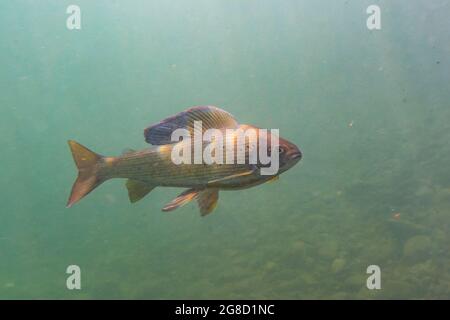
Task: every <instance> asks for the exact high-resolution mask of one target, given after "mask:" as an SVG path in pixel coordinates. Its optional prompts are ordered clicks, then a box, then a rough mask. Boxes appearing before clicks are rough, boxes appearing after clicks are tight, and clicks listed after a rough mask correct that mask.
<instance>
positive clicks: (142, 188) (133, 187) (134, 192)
mask: <svg viewBox="0 0 450 320" xmlns="http://www.w3.org/2000/svg"><path fill="white" fill-rule="evenodd" d="M126 186H127V189H128V198H129V199H130V202H131V203H134V202H136V201H139V200H141V199H142V198H143V197H145V196H146V195H147V194H148V193H149V192H150V191H152V190H153V189H154V188H155V186H152V185H149V184H147V183H145V182H142V181H138V180H132V179H128V180H127V183H126Z"/></svg>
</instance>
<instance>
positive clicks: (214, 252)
mask: <svg viewBox="0 0 450 320" xmlns="http://www.w3.org/2000/svg"><path fill="white" fill-rule="evenodd" d="M374 3H375V4H377V5H379V6H380V8H381V26H382V28H381V30H373V31H370V30H368V29H367V27H366V19H367V17H368V14H366V8H367V7H368V6H369V5H370V4H374ZM70 4H77V5H79V6H80V8H81V25H82V28H81V30H68V29H67V28H66V19H67V17H68V14H66V8H67V6H68V5H70ZM449 15H450V1H448V0H435V1H426V0H423V1H412V0H408V1H407V0H402V1H400V0H398V1H376V0H373V1H356V0H353V1H352V0H346V1H335V0H333V1H332V0H328V1H325V0H323V1H301V0H292V1H282V2H280V1H260V0H258V1H256V0H246V1H244V0H226V1H225V0H223V1H215V0H213V1H206V0H205V1H200V0H195V1H194V0H192V1H186V0H178V1H163V0H160V1H156V0H155V1H144V0H142V1H138V0H133V1H128V0H127V1H125V0H115V1H114V0H109V1H106V0H96V1H87V0H77V1H57V0H54V1H49V0H45V1H31V0H30V1H23V0H17V1H1V2H0V66H1V69H0V90H1V91H0V93H1V94H0V106H1V117H0V143H1V150H2V161H1V166H0V177H1V180H2V184H1V187H0V188H1V202H2V203H1V213H0V217H1V218H0V298H2V299H12V298H26V299H35V298H64V299H93V298H120V299H132V298H133V299H144V298H150V299H163V298H175V299H179V298H194V299H207V298H225V299H232V298H233V299H234V298H237V299H241V298H251V299H283V298H285V299H298V298H301V299H308V298H310V299H325V298H332V299H397V298H406V299H432V298H437V299H448V298H450V268H449V266H450V250H449V244H450V233H449V232H450V171H449V163H450V142H449V141H450V124H449V119H450V105H449V101H450V90H449V80H450V67H449V66H450V59H449V56H450V33H449V30H450V20H449V19H448V17H449ZM202 104H212V105H217V106H220V107H222V108H224V109H225V110H227V111H229V112H231V113H232V114H233V115H234V116H235V117H236V118H237V119H238V120H239V121H240V122H242V123H251V124H254V125H257V126H260V127H265V128H279V129H280V134H281V135H282V136H284V137H286V138H287V139H289V140H291V141H293V142H294V143H296V144H297V145H298V146H299V147H300V148H301V150H302V151H303V154H304V158H303V159H302V161H301V162H300V163H299V164H298V165H296V166H295V167H293V168H292V169H290V170H289V171H288V172H286V173H284V174H283V175H282V176H281V178H280V180H279V181H277V182H275V183H269V184H265V185H262V186H259V187H255V188H252V189H247V190H244V191H238V192H221V193H220V200H219V205H218V207H217V209H216V211H215V212H214V213H212V214H211V215H209V216H207V217H204V218H201V217H200V216H199V213H198V209H197V207H196V205H194V204H189V205H187V206H185V207H183V208H181V209H179V210H177V211H175V212H172V213H164V212H161V211H160V209H161V208H162V207H163V206H164V205H165V204H166V203H167V202H169V201H170V200H171V199H172V198H174V197H175V196H176V195H177V194H178V193H180V192H181V191H182V190H180V189H174V188H167V189H166V188H164V189H163V188H157V189H156V190H154V191H153V192H152V193H151V194H149V195H148V196H147V197H146V198H145V199H144V200H142V201H140V202H138V203H136V204H130V203H129V201H128V197H127V192H126V189H125V187H124V181H122V180H111V181H108V182H107V183H105V184H103V185H102V186H100V187H99V188H98V189H96V190H95V191H94V192H93V193H92V194H90V195H89V196H88V197H86V198H85V199H83V200H82V201H81V202H80V203H78V204H77V205H75V206H74V207H72V208H70V209H66V208H65V203H66V201H67V197H68V195H69V192H70V188H71V185H72V183H73V181H74V179H75V177H76V169H75V165H74V163H73V160H72V157H71V154H70V151H69V148H68V146H67V143H66V141H67V140H68V139H74V140H77V141H79V142H80V143H82V144H84V145H86V146H87V147H89V148H91V149H93V150H94V151H97V152H99V153H101V154H105V155H118V154H120V153H121V152H122V150H124V149H125V148H135V149H142V148H145V147H147V145H146V143H145V142H144V138H143V129H144V128H145V127H146V126H147V125H148V124H151V123H154V122H157V121H159V120H161V119H162V118H164V117H167V116H170V115H172V114H175V113H176V112H179V111H182V110H184V109H185V108H187V107H190V106H194V105H202ZM73 264H74V265H78V266H79V267H80V268H81V285H82V288H81V290H68V289H67V288H66V278H67V277H68V274H66V268H67V267H68V266H69V265H73ZM369 265H378V266H379V267H380V268H381V290H369V289H368V288H367V287H366V279H367V277H368V276H369V275H368V274H366V269H367V267H368V266H369Z"/></svg>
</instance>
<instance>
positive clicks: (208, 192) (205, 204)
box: [197, 188, 219, 217]
mask: <svg viewBox="0 0 450 320" xmlns="http://www.w3.org/2000/svg"><path fill="white" fill-rule="evenodd" d="M218 200H219V189H215V188H209V189H205V190H203V191H201V192H200V193H199V195H198V197H197V203H198V207H199V208H200V214H201V215H202V217H203V216H206V215H207V214H209V213H211V212H213V211H214V209H215V208H216V206H217V201H218Z"/></svg>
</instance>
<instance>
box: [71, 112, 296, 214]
mask: <svg viewBox="0 0 450 320" xmlns="http://www.w3.org/2000/svg"><path fill="white" fill-rule="evenodd" d="M200 121H201V124H202V127H201V128H200V129H199V128H198V127H197V125H196V123H199V122H200ZM178 129H180V130H185V132H187V134H190V133H192V134H193V135H194V136H195V134H196V133H202V134H203V133H206V131H207V130H208V129H216V130H219V131H220V132H224V133H225V132H228V130H239V129H241V130H248V129H251V130H255V132H257V133H258V135H256V136H253V137H247V139H244V142H245V152H244V155H245V161H244V162H242V161H241V163H238V162H236V161H235V162H236V163H235V162H232V163H228V162H224V163H220V162H215V163H206V161H205V160H204V159H203V160H202V161H201V162H200V163H195V162H194V163H179V164H177V163H174V161H173V152H174V151H175V148H184V147H185V148H187V149H184V150H189V151H190V152H191V155H194V149H195V148H196V147H195V146H192V144H191V145H187V143H188V142H189V140H188V139H185V137H184V138H183V139H179V140H175V141H173V133H174V132H175V131H176V130H178ZM236 132H237V131H236ZM261 132H262V129H260V128H258V127H255V126H252V125H248V124H239V123H238V121H237V120H236V119H235V118H234V116H233V115H231V114H230V113H228V112H227V111H225V110H223V109H220V108H218V107H215V106H195V107H191V108H188V109H187V110H185V111H182V112H179V113H177V114H175V115H174V116H171V117H168V118H166V119H164V120H162V121H160V122H158V123H156V124H153V125H150V126H149V127H147V128H145V130H144V137H145V141H146V142H147V143H149V144H150V145H151V146H150V147H149V148H146V149H144V150H140V151H134V150H126V151H125V152H123V153H122V154H121V155H119V156H116V157H112V156H103V155H100V154H97V153H95V152H93V151H91V150H89V149H88V148H86V147H85V146H83V145H81V144H79V143H78V142H76V141H74V140H69V141H68V144H69V147H70V150H71V152H72V156H73V159H74V162H75V165H76V167H77V169H78V177H77V179H76V180H75V183H74V184H73V187H72V190H71V193H70V196H69V199H68V202H67V207H71V206H72V205H74V204H75V203H76V202H78V201H79V200H81V199H82V198H84V197H85V196H86V195H88V194H89V193H90V192H91V191H93V190H94V189H95V188H97V187H98V186H99V185H101V184H102V183H103V182H105V181H107V180H109V179H115V178H121V179H126V183H125V186H126V188H127V190H128V197H129V200H130V202H131V203H135V202H137V201H139V200H141V199H142V198H144V197H145V196H146V195H147V194H149V193H150V192H151V191H152V190H153V189H155V188H156V187H179V188H186V190H185V191H183V192H182V193H181V194H179V195H178V196H177V197H176V198H175V199H173V200H172V201H170V202H169V203H168V204H166V205H165V206H164V207H163V208H162V211H165V212H169V211H173V210H175V209H177V208H180V207H182V206H184V205H186V204H187V203H189V202H191V201H193V200H196V201H197V204H198V207H199V211H200V214H201V216H206V215H208V214H209V213H211V212H213V211H214V209H215V208H216V206H217V203H218V199H219V191H227V190H240V189H246V188H250V187H254V186H257V185H260V184H263V183H266V182H271V181H275V180H277V179H278V177H279V175H280V174H281V173H283V172H285V171H287V170H288V169H290V168H292V167H293V166H294V165H295V164H296V163H297V162H298V161H299V160H300V159H301V158H302V152H301V151H300V149H299V148H298V147H297V146H296V145H295V144H294V143H292V142H289V141H288V140H286V139H284V138H281V137H279V136H277V138H278V141H279V143H278V145H277V148H276V149H277V150H271V148H272V142H273V141H275V140H274V134H273V132H272V131H271V132H270V133H267V134H266V136H264V135H260V134H259V133H261ZM224 136H225V137H226V139H228V140H229V141H231V144H230V145H232V146H233V147H236V134H234V135H233V134H232V135H227V134H224ZM255 139H256V140H255ZM228 140H227V141H228ZM262 142H265V145H264V144H258V143H262ZM211 145H212V146H214V147H216V148H217V149H216V150H215V151H214V152H213V153H211V154H216V153H217V154H219V151H221V150H223V152H224V153H225V151H226V150H225V149H226V148H227V147H226V143H223V142H222V144H220V141H219V139H211V141H210V144H204V145H202V149H201V151H205V148H208V147H209V148H211ZM258 145H259V146H265V148H266V149H265V150H264V151H266V152H267V154H268V155H269V154H270V155H272V152H275V154H274V155H276V156H277V157H278V163H279V168H278V170H277V171H276V172H275V173H273V174H262V170H263V169H264V168H266V167H267V166H268V164H267V163H263V162H262V161H261V159H259V158H258V159H257V161H256V162H253V163H252V162H251V161H249V160H250V159H251V158H250V155H251V152H252V150H253V148H254V147H255V146H258ZM194 156H195V155H194Z"/></svg>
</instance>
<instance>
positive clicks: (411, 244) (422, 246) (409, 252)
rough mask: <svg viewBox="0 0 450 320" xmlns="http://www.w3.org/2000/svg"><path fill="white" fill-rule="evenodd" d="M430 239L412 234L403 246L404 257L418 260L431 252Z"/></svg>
mask: <svg viewBox="0 0 450 320" xmlns="http://www.w3.org/2000/svg"><path fill="white" fill-rule="evenodd" d="M431 247H432V242H431V239H430V238H429V237H427V236H424V235H419V236H414V237H412V238H409V239H408V241H406V243H405V245H404V247H403V256H404V257H405V258H408V259H411V260H414V261H418V260H423V259H425V258H427V257H428V256H429V254H430V252H431Z"/></svg>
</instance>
